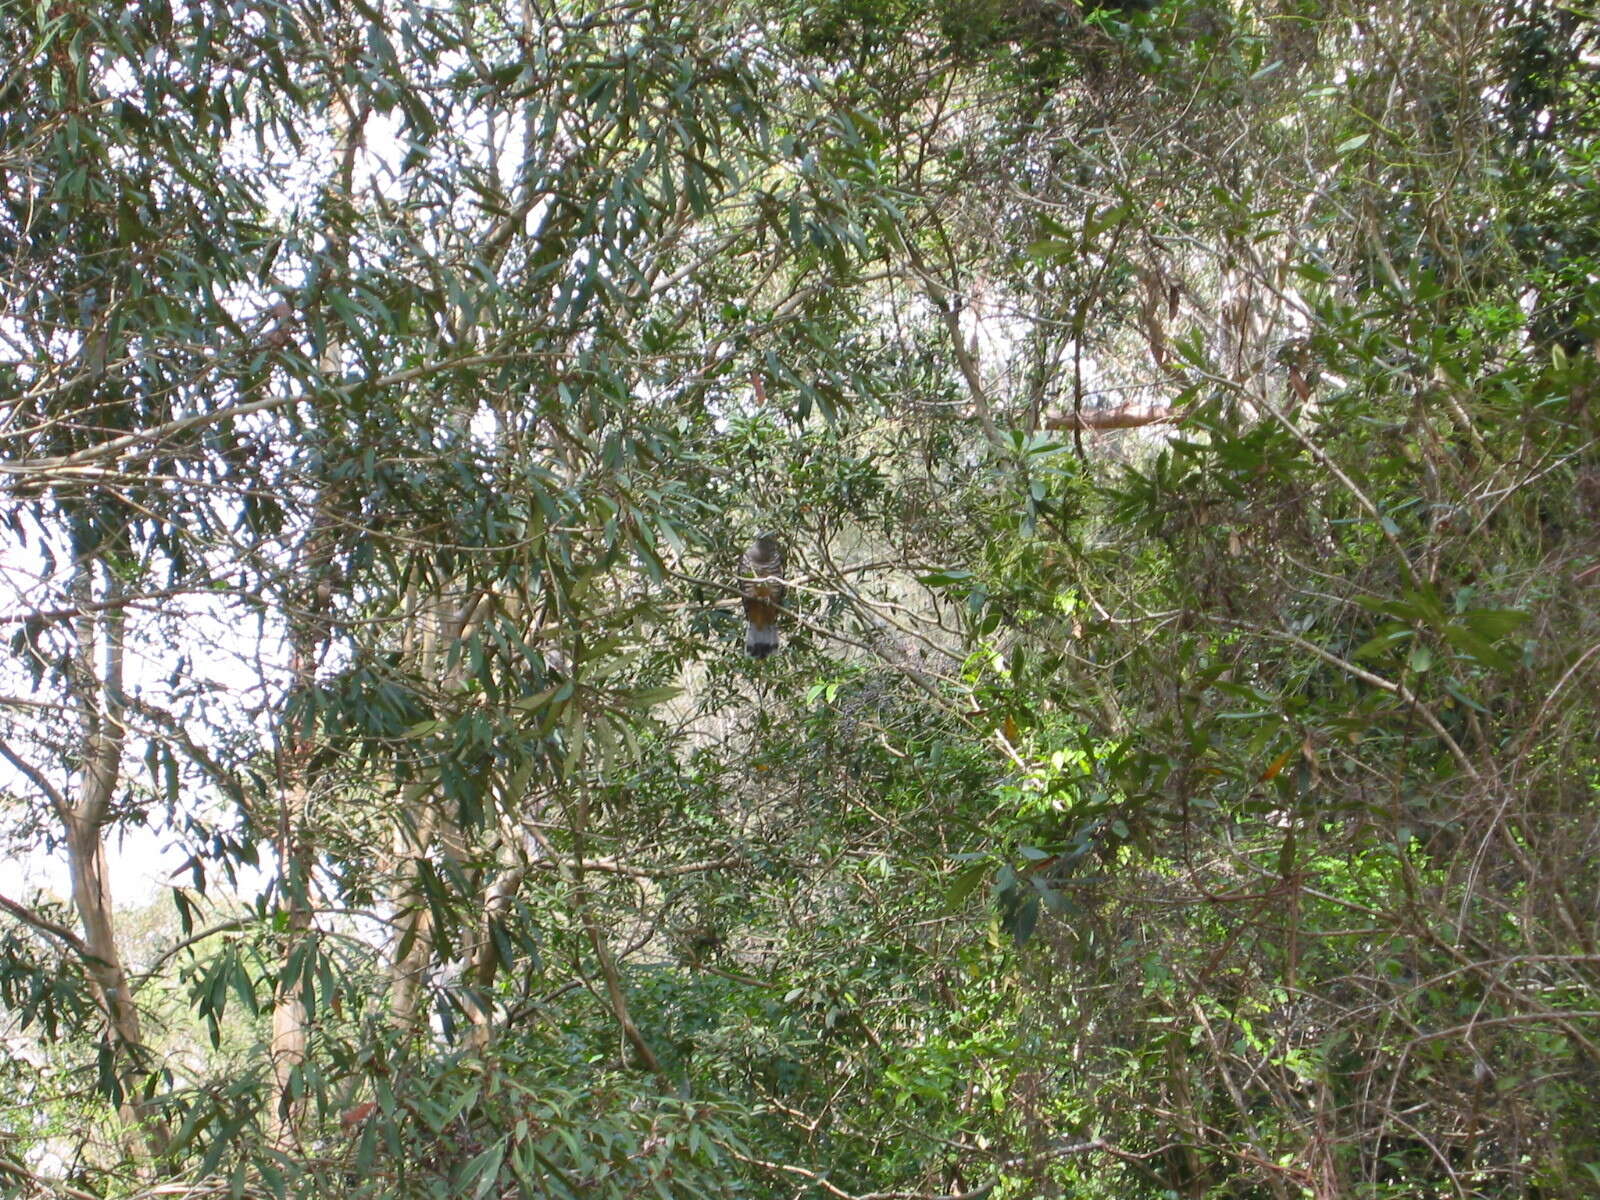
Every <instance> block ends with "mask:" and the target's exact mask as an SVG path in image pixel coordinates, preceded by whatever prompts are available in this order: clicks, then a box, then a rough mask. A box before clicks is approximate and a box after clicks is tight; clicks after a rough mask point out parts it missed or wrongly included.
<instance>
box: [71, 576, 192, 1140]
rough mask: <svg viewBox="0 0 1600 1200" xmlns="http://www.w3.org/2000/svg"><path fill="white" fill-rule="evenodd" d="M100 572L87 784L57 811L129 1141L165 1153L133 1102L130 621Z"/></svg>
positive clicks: (90, 644)
mask: <svg viewBox="0 0 1600 1200" xmlns="http://www.w3.org/2000/svg"><path fill="white" fill-rule="evenodd" d="M95 568H96V563H95V562H94V561H93V560H90V561H86V562H84V563H83V564H81V565H80V566H79V568H78V574H77V578H76V580H75V581H74V584H73V592H74V599H75V600H76V601H77V603H78V605H79V606H80V607H81V608H82V609H83V610H84V614H85V615H83V616H81V617H79V618H78V620H77V654H76V658H75V661H74V664H73V681H72V682H73V690H74V692H75V694H76V696H77V704H78V716H79V731H78V733H79V758H80V767H79V782H78V790H77V797H76V803H74V802H73V801H72V800H71V799H69V798H68V797H67V796H65V795H62V796H59V797H57V808H58V814H57V815H58V816H59V817H60V819H61V822H62V825H63V827H64V829H65V832H66V836H67V857H68V864H69V870H70V872H71V878H72V902H73V904H74V906H75V907H76V908H77V910H78V919H79V921H80V922H81V924H82V926H83V945H84V949H85V951H86V952H87V965H88V972H89V977H90V979H92V980H93V982H94V988H95V993H96V998H97V999H98V1000H99V1002H100V1007H101V1010H102V1011H103V1012H104V1013H105V1019H106V1036H107V1038H108V1040H109V1041H110V1044H111V1049H112V1055H113V1061H114V1063H115V1066H114V1071H115V1073H116V1081H117V1086H118V1088H119V1090H120V1091H121V1093H122V1098H121V1103H120V1111H121V1113H122V1116H123V1119H124V1120H125V1121H126V1122H127V1126H128V1127H127V1131H126V1137H125V1140H126V1142H127V1144H128V1147H129V1150H130V1152H132V1153H135V1154H140V1153H143V1152H149V1153H152V1154H158V1153H160V1152H161V1150H162V1149H163V1148H164V1146H165V1145H166V1142H167V1139H168V1133H167V1130H166V1129H165V1128H164V1126H163V1125H162V1124H161V1122H160V1121H158V1120H157V1119H155V1117H154V1115H153V1113H152V1111H151V1106H150V1105H149V1104H148V1103H145V1102H142V1101H140V1100H137V1099H135V1098H134V1097H135V1096H136V1095H137V1094H138V1093H139V1092H141V1091H142V1090H143V1085H144V1082H145V1080H146V1078H147V1076H148V1071H149V1063H148V1062H147V1057H146V1056H147V1053H148V1052H147V1051H146V1049H145V1046H144V1038H143V1036H142V1033H141V1030H140V1023H139V1010H138V1007H137V1006H136V1005H135V1004H134V1001H133V990H132V987H131V986H130V983H129V979H128V970H127V966H126V964H125V963H124V962H123V958H122V952H121V950H120V948H119V947H118V945H117V935H116V918H115V912H114V909H113V906H112V898H111V881H110V879H109V877H108V874H107V870H106V855H105V840H104V833H105V827H106V824H107V822H108V821H109V819H110V813H111V802H112V801H113V800H114V799H115V798H116V791H117V785H118V783H119V782H120V780H121V778H122V753H123V747H124V745H125V743H126V740H127V731H126V727H125V726H124V724H123V710H124V707H125V705H124V701H123V660H124V653H123V631H124V627H125V617H124V614H123V611H122V608H121V605H120V603H119V601H120V599H121V584H120V583H119V582H118V580H117V579H116V577H115V576H114V575H113V574H112V573H111V572H110V571H109V570H107V571H106V577H107V585H106V590H105V595H104V597H102V598H101V599H103V600H105V601H107V602H108V603H106V604H105V605H103V606H101V605H97V604H96V597H95V595H94V573H95ZM96 609H98V610H99V611H96Z"/></svg>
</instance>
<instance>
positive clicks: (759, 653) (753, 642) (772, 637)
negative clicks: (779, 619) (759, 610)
mask: <svg viewBox="0 0 1600 1200" xmlns="http://www.w3.org/2000/svg"><path fill="white" fill-rule="evenodd" d="M744 648H745V651H746V653H748V654H749V655H750V657H751V658H765V657H766V656H767V655H769V654H771V653H772V652H773V651H775V650H776V649H777V648H778V629H777V627H776V626H775V625H772V624H770V623H769V624H766V625H757V624H756V623H755V622H754V621H751V622H750V623H749V624H748V625H746V626H745V632H744Z"/></svg>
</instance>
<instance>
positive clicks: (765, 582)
mask: <svg viewBox="0 0 1600 1200" xmlns="http://www.w3.org/2000/svg"><path fill="white" fill-rule="evenodd" d="M739 565H740V573H741V574H742V575H744V576H746V578H743V579H741V580H740V581H739V595H741V596H742V597H744V617H745V620H746V621H747V622H748V625H747V626H746V628H745V634H744V648H745V650H747V651H748V652H749V653H750V656H751V657H752V658H765V657H766V656H767V655H769V654H771V653H772V652H773V651H774V650H776V649H777V648H778V606H779V605H781V604H782V603H783V595H784V593H785V592H786V591H788V589H787V588H786V587H784V584H783V579H782V578H781V577H782V575H783V548H782V547H781V546H779V545H778V538H777V535H776V534H771V533H763V534H762V535H761V536H760V537H758V538H756V540H755V541H753V542H751V543H750V548H749V549H748V550H746V551H745V552H744V558H743V559H742V560H741V561H740V564H739Z"/></svg>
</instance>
